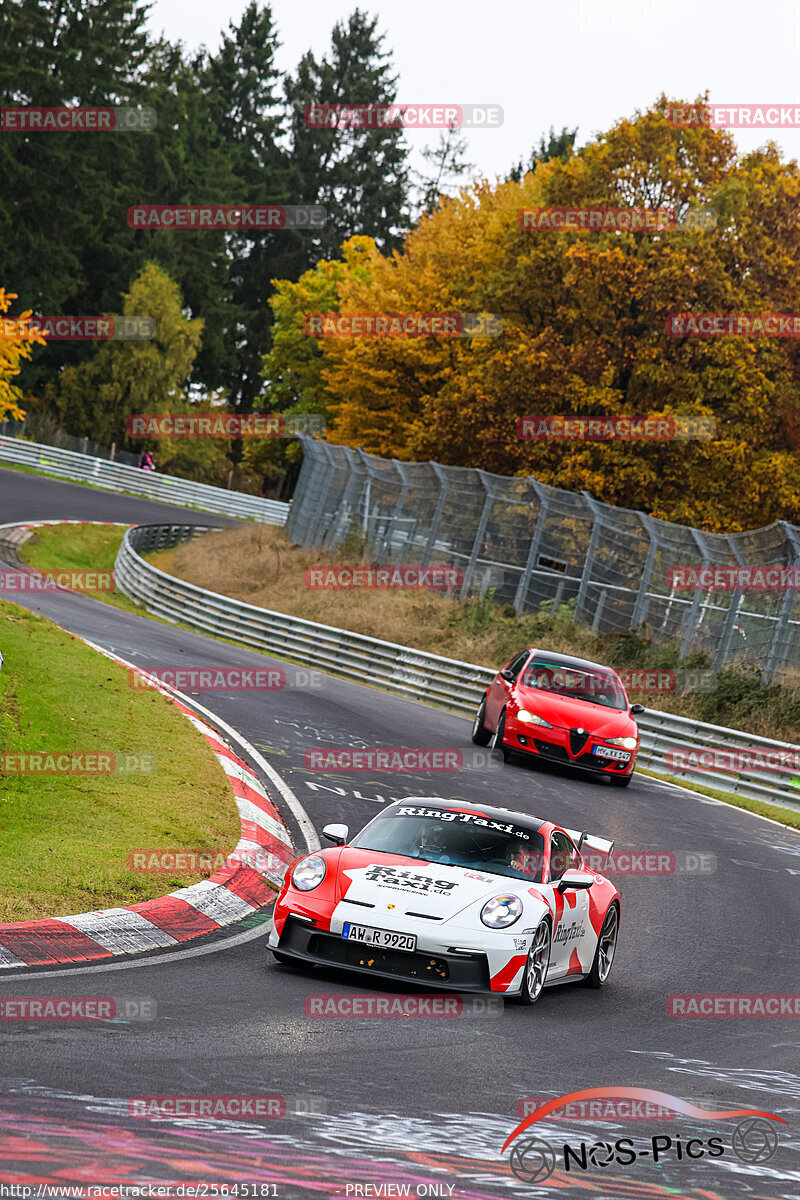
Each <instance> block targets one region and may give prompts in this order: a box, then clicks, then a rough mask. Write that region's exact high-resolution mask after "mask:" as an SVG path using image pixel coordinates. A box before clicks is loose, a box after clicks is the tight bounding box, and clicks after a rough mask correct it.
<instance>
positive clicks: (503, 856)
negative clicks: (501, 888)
mask: <svg viewBox="0 0 800 1200" xmlns="http://www.w3.org/2000/svg"><path fill="white" fill-rule="evenodd" d="M350 845H351V846H356V847H358V849H360V850H375V851H377V852H380V853H383V854H401V855H403V856H404V857H406V858H419V859H421V860H423V861H424V862H431V863H441V864H442V865H443V866H453V867H468V868H471V869H473V870H476V871H489V872H491V873H492V874H493V875H507V876H508V877H509V878H511V879H524V880H525V881H526V882H527V883H541V881H542V866H543V862H544V839H543V837H542V835H541V834H540V833H539V832H538V830H536V829H534V828H532V827H530V826H524V825H517V824H516V823H513V824H512V823H510V822H507V821H503V820H493V819H492V818H491V817H481V815H480V814H479V813H476V812H472V811H463V812H462V811H458V812H457V811H454V810H452V809H436V808H426V807H422V806H416V805H408V806H406V805H403V806H402V807H400V808H399V809H398V808H394V809H389V810H387V812H386V814H385V815H382V816H380V817H378V818H377V820H376V821H374V822H372V823H371V824H370V825H368V826H367V827H366V829H363V830H362V831H361V833H359V834H358V835H357V836H356V837H355V838H353V840H352V842H351V843H350Z"/></svg>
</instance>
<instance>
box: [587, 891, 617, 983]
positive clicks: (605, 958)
mask: <svg viewBox="0 0 800 1200" xmlns="http://www.w3.org/2000/svg"><path fill="white" fill-rule="evenodd" d="M618 935H619V906H618V905H617V904H616V903H613V904H611V905H609V909H608V912H607V913H606V916H605V920H604V921H603V926H602V928H601V930H600V936H599V938H598V939H597V949H596V950H595V952H594V962H593V963H592V969H591V971H590V972H589V974H588V975H587V976H586V979H585V980H584V982H585V984H586V986H587V987H592V988H599V987H602V986H603V984H604V983H605V982H606V980H607V979H608V977H609V975H610V974H611V967H612V964H613V962H614V954H615V953H616V949H617V937H618Z"/></svg>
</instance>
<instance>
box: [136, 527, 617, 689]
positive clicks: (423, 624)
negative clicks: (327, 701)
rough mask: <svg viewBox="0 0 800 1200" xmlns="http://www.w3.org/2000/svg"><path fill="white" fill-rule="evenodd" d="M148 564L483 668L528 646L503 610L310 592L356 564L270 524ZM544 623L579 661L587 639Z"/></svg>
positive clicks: (555, 645) (419, 596) (418, 597)
mask: <svg viewBox="0 0 800 1200" xmlns="http://www.w3.org/2000/svg"><path fill="white" fill-rule="evenodd" d="M150 561H151V562H152V563H153V565H154V566H157V567H160V568H161V570H163V571H167V572H169V573H170V574H172V575H177V576H179V577H180V578H181V579H185V580H187V581H188V582H189V583H193V584H196V585H197V586H198V587H203V588H207V589H209V590H210V591H215V592H222V593H224V594H225V595H226V596H233V597H234V598H235V599H237V600H243V601H245V602H246V603H248V604H256V605H258V606H259V607H260V608H270V609H273V610H275V611H277V612H282V613H287V614H290V615H291V616H295V617H302V618H304V619H305V620H307V621H317V622H321V623H322V624H324V625H333V626H336V627H337V628H343V629H351V630H353V632H355V633H363V634H365V635H366V636H367V637H374V638H382V639H383V640H384V641H386V642H399V643H400V644H401V645H404V646H413V647H414V648H415V649H418V650H425V651H428V652H429V653H431V654H443V655H445V656H446V657H448V658H458V659H461V660H462V661H464V662H471V663H480V664H482V665H483V666H487V667H491V666H495V665H496V664H497V663H498V661H499V660H500V659H502V660H503V662H506V661H507V660H508V658H510V657H511V655H512V654H514V653H515V651H516V650H518V649H520V648H522V646H523V645H524V644H525V640H526V633H527V632H528V631H527V630H526V629H525V626H526V625H528V619H525V618H523V619H518V618H509V617H506V618H505V619H502V618H500V617H499V613H500V611H501V610H499V609H498V608H497V607H493V608H492V610H491V619H487V620H485V622H483V623H481V616H482V615H483V612H482V609H481V608H480V606H476V605H474V604H473V605H470V604H467V605H465V604H463V603H462V602H461V601H459V600H455V599H448V598H447V597H446V596H443V595H439V594H437V593H435V592H429V591H377V590H375V591H367V590H363V591H361V590H358V591H348V590H343V591H333V590H330V591H323V590H318V589H313V588H308V587H306V584H305V572H306V570H307V568H309V567H316V566H320V565H326V566H329V565H334V564H339V565H343V564H345V563H346V564H354V563H355V560H354V558H353V556H348V555H347V554H346V553H344V552H342V551H336V552H334V553H332V554H325V553H322V552H320V551H319V550H303V549H300V548H299V547H296V546H291V545H290V544H289V541H288V539H287V537H286V534H285V533H284V532H283V530H282V529H277V528H274V527H272V526H269V525H248V526H246V527H244V528H240V529H235V530H225V531H224V532H223V533H220V534H216V533H215V534H212V535H210V536H208V537H203V538H200V539H197V540H194V541H189V542H185V543H183V545H181V546H178V547H177V548H176V549H174V550H166V551H162V552H161V553H160V554H156V555H153V556H152V557H151V558H150ZM484 607H486V606H484ZM476 609H477V611H476ZM471 616H472V617H473V618H474V619H473V620H470V617H471ZM487 617H488V613H487ZM539 624H542V622H541V621H540V622H539ZM543 624H544V625H547V626H548V627H551V636H550V637H549V638H548V642H547V644H548V647H549V648H550V649H551V650H556V651H560V652H563V653H566V654H570V653H571V654H581V653H584V652H586V651H587V650H588V648H589V644H590V642H591V643H594V639H593V638H591V635H589V636H588V637H587V636H586V635H585V634H584V632H583V631H582V630H579V629H577V628H576V627H575V626H571V625H569V624H568V623H567V622H563V621H559V622H550V621H545V622H544V623H543ZM555 626H558V627H560V628H554V627H555ZM504 655H505V657H503V656H504Z"/></svg>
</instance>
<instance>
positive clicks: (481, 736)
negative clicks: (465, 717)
mask: <svg viewBox="0 0 800 1200" xmlns="http://www.w3.org/2000/svg"><path fill="white" fill-rule="evenodd" d="M485 716H486V697H485V696H484V697H483V699H482V700H481V702H480V704H479V705H478V711H477V712H476V713H475V720H474V721H473V722H472V740H473V742H474V743H475V745H476V746H488V745H489V742H490V741H491V740H492V731H491V730H490V729H487V728H486V726H485V725H484V723H483V722H484V718H485Z"/></svg>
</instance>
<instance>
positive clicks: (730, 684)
mask: <svg viewBox="0 0 800 1200" xmlns="http://www.w3.org/2000/svg"><path fill="white" fill-rule="evenodd" d="M151 561H152V562H153V563H154V565H156V566H158V567H161V569H162V570H164V571H167V572H168V573H170V574H172V575H177V576H178V577H180V578H181V579H185V580H187V581H188V582H190V583H194V584H196V585H197V586H198V587H203V588H207V589H209V590H210V591H214V592H221V593H223V594H224V595H227V596H233V597H234V598H235V599H237V600H242V601H245V602H246V603H248V604H255V605H258V606H259V607H261V608H269V609H273V610H275V611H277V612H282V613H287V614H289V615H291V616H296V617H302V618H305V619H306V620H308V621H316V622H321V623H322V624H325V625H333V626H336V627H338V628H342V629H350V630H353V632H355V633H362V634H365V635H367V636H368V637H374V638H382V639H383V640H384V641H387V642H397V643H399V644H400V645H403V646H412V647H414V648H415V649H418V650H425V651H427V652H429V653H432V654H442V655H445V656H446V657H448V658H455V659H459V660H460V661H462V662H468V663H478V664H480V665H482V666H486V667H494V668H498V667H500V666H502V665H503V664H504V663H506V662H508V660H509V659H510V658H511V657H512V655H514V654H515V653H517V652H518V651H519V650H521V649H523V648H524V647H525V646H537V645H538V646H541V647H543V648H547V649H549V650H553V651H556V652H559V653H564V654H576V655H579V656H581V657H583V658H590V659H594V660H599V661H601V662H606V663H608V664H609V665H610V666H613V667H616V668H617V669H622V668H624V667H639V666H645V665H646V666H670V665H677V660H676V661H675V662H671V661H669V659H668V655H669V654H670V653H673V654H674V653H675V650H674V648H672V650H670V648H664V647H656V646H653V647H651V648H649V649H648V648H646V647H645V648H643V647H642V644H641V643H638V642H637V640H636V639H635V638H632V637H631V636H630V635H627V636H625V637H620V638H613V637H606V638H600V637H596V636H595V635H594V634H592V633H591V631H590V630H589V629H588V628H586V627H585V626H577V625H574V624H572V623H571V622H570V621H569V620H565V619H561V618H558V617H555V618H554V617H550V616H549V615H547V614H544V613H525V614H523V615H522V616H517V615H516V614H515V612H514V610H513V609H512V608H508V607H503V606H500V605H493V604H491V603H489V602H488V601H485V602H480V601H474V600H470V601H466V602H464V601H460V600H457V599H448V598H447V597H446V596H443V595H439V594H437V593H435V592H429V591H367V590H363V591H361V590H359V591H332V590H331V591H323V590H316V589H311V588H308V587H306V584H305V572H306V570H307V568H309V567H315V566H320V565H326V566H329V565H336V564H339V565H342V564H345V563H347V564H358V563H359V560H358V557H357V553H356V554H353V553H349V554H348V553H347V552H346V551H344V550H339V551H336V552H334V553H331V554H326V553H323V552H321V551H320V550H310V551H309V550H302V549H300V548H299V547H293V546H291V545H290V544H289V541H288V539H287V537H286V534H285V532H284V531H283V530H282V529H278V528H275V527H273V526H269V525H246V526H243V527H241V528H238V529H229V530H224V531H223V532H221V533H214V534H211V535H209V536H207V537H203V538H198V539H196V540H194V541H190V542H185V543H184V544H183V545H181V546H178V547H177V548H176V549H175V550H167V551H163V552H162V553H160V554H157V555H154V556H152V558H151ZM359 565H360V564H359ZM642 653H644V655H645V658H644V659H642V658H641V657H640V655H641V654H642ZM686 665H688V666H700V665H701V664H699V663H688V664H686ZM631 699H632V700H638V701H640V702H641V703H642V704H645V705H646V706H647V707H648V708H658V709H662V710H663V711H665V712H672V713H678V714H680V715H682V716H685V717H692V718H695V719H698V720H703V721H711V722H713V723H717V724H722V725H731V726H732V727H734V728H737V729H743V730H747V731H748V732H750V733H753V734H757V735H760V736H762V737H769V738H778V739H781V740H784V741H788V742H796V741H797V740H798V737H800V686H798V687H791V686H784V687H783V688H780V687H778V688H759V687H758V685H757V676H754V677H753V684H752V686H751V685H750V684H749V683H747V682H745V683H744V684H742V681H741V677H737V678H734V679H733V680H730V679H725V678H723V677H721V679H720V681H719V683H718V688H717V691H716V692H715V693H712V694H711V695H708V694H694V695H672V694H659V695H658V696H657V697H656V696H653V695H635V694H634V693H631Z"/></svg>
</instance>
